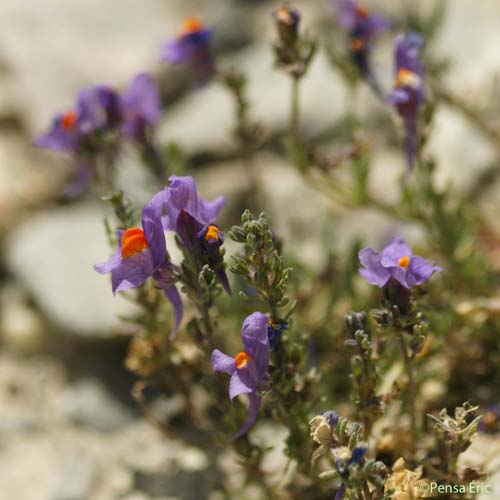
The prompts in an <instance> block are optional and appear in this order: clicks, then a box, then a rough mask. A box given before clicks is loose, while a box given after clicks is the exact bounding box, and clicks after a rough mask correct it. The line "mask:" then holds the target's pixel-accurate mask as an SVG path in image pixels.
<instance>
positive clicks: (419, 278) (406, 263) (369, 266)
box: [359, 238, 442, 289]
mask: <svg viewBox="0 0 500 500" xmlns="http://www.w3.org/2000/svg"><path fill="white" fill-rule="evenodd" d="M359 260H360V261H361V264H362V265H363V268H362V269H360V270H359V273H360V274H361V276H363V278H364V279H365V280H366V281H368V283H370V284H372V285H377V286H379V287H383V286H385V285H386V284H387V283H388V282H389V280H390V279H394V280H396V281H397V282H399V283H400V284H401V285H402V286H403V287H405V288H407V289H410V288H412V287H414V286H416V285H421V284H423V283H425V282H426V281H427V280H428V279H429V278H430V277H431V276H432V275H433V274H434V272H438V271H441V270H442V268H441V267H439V266H436V265H434V264H431V263H430V262H429V261H427V260H426V259H424V258H423V257H419V256H418V255H413V252H412V250H411V248H410V247H409V246H408V245H407V243H406V242H405V241H404V240H403V239H402V238H395V239H394V240H393V241H392V242H391V243H390V244H389V245H388V246H386V247H385V248H384V249H383V250H382V252H381V253H379V252H377V251H376V250H374V249H373V248H364V249H363V250H361V251H360V252H359Z"/></svg>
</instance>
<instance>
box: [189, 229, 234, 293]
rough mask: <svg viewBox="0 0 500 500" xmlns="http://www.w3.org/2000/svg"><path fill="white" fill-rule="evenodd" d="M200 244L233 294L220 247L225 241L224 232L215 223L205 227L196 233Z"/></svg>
mask: <svg viewBox="0 0 500 500" xmlns="http://www.w3.org/2000/svg"><path fill="white" fill-rule="evenodd" d="M196 238H197V240H198V243H199V246H200V248H201V250H202V252H203V254H204V255H205V259H206V261H207V262H208V263H209V265H210V267H211V268H212V269H213V270H214V271H215V274H216V276H217V278H218V279H219V282H220V283H221V285H222V286H223V287H224V290H226V292H227V293H228V294H231V293H232V292H231V286H230V285H229V280H228V279H227V275H226V270H225V269H224V259H223V257H222V254H221V252H220V247H221V246H222V244H223V243H224V234H223V232H222V231H221V230H220V229H219V227H218V226H216V225H215V224H209V225H207V226H205V227H203V228H202V229H201V230H200V231H199V232H198V234H197V235H196Z"/></svg>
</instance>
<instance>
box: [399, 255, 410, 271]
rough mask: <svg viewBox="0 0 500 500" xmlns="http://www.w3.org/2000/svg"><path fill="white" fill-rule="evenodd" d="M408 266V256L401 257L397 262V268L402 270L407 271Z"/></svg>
mask: <svg viewBox="0 0 500 500" xmlns="http://www.w3.org/2000/svg"><path fill="white" fill-rule="evenodd" d="M409 265H410V257H408V255H403V256H402V257H401V258H400V259H399V260H398V266H401V267H403V268H404V269H408V266H409Z"/></svg>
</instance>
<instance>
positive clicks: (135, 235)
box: [94, 202, 183, 336]
mask: <svg viewBox="0 0 500 500" xmlns="http://www.w3.org/2000/svg"><path fill="white" fill-rule="evenodd" d="M171 267H172V264H170V262H169V260H168V254H167V247H166V242H165V234H164V232H163V227H162V224H161V217H160V213H159V212H158V210H157V209H156V207H155V205H154V204H152V203H151V202H150V203H148V204H147V205H146V206H145V207H144V208H143V210H142V228H139V227H132V228H129V229H127V230H125V231H118V249H117V251H116V252H115V253H114V254H113V255H112V256H111V257H110V258H109V259H108V260H107V261H106V262H103V263H102V264H96V265H95V266H94V269H95V270H96V271H97V272H98V273H101V274H108V273H111V286H112V290H113V293H116V292H121V291H124V290H128V289H130V288H136V287H138V286H140V285H142V284H143V283H144V282H145V281H146V280H147V279H148V278H150V277H153V278H154V279H155V280H156V282H157V284H158V286H159V287H160V288H162V289H163V290H164V292H165V295H166V296H167V298H168V299H169V300H170V302H171V303H172V305H173V307H174V313H175V326H174V329H173V331H172V334H171V336H174V335H175V333H176V332H177V328H178V326H179V324H180V321H181V318H182V314H183V309H182V301H181V299H180V296H179V292H178V291H177V289H176V288H175V286H174V284H173V283H172V280H171V279H170V278H169V275H168V273H167V270H168V269H170V268H171Z"/></svg>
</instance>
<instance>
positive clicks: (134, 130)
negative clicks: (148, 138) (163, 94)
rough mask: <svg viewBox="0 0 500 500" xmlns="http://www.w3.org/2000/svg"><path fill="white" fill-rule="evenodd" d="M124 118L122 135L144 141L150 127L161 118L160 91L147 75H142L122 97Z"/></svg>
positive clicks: (121, 107)
mask: <svg viewBox="0 0 500 500" xmlns="http://www.w3.org/2000/svg"><path fill="white" fill-rule="evenodd" d="M120 110H121V114H122V116H123V123H122V133H123V135H124V136H125V137H127V138H130V139H135V140H138V141H144V138H145V134H146V130H147V128H148V127H150V126H152V125H154V124H156V123H158V121H159V120H160V118H161V111H162V106H161V99H160V91H159V90H158V87H157V85H156V83H155V81H154V80H153V78H152V77H151V75H149V74H147V73H140V74H139V75H137V76H136V77H135V78H134V79H133V80H132V82H131V84H130V86H129V87H128V89H127V90H126V91H125V92H123V94H122V95H121V96H120Z"/></svg>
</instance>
